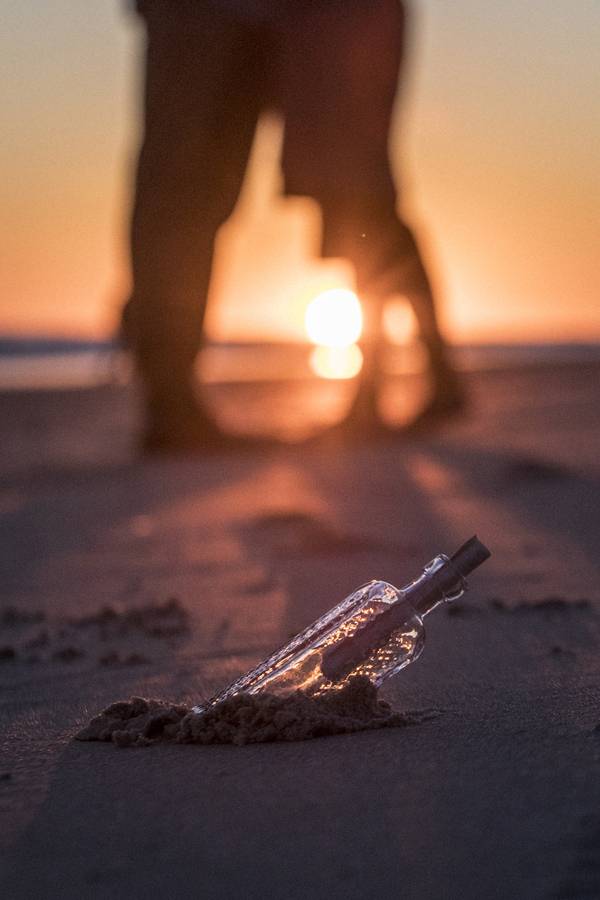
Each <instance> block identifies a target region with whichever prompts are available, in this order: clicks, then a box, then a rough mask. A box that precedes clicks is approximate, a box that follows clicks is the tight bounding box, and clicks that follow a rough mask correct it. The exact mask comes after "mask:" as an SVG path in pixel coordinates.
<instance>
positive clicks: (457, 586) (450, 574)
mask: <svg viewBox="0 0 600 900" xmlns="http://www.w3.org/2000/svg"><path fill="white" fill-rule="evenodd" d="M466 589H467V581H466V579H465V578H464V576H463V575H461V573H460V572H459V571H458V570H457V568H456V567H455V566H454V564H453V563H452V560H450V559H449V558H448V557H447V556H446V555H445V554H443V553H442V554H440V555H439V556H436V557H435V559H432V560H431V562H430V563H428V564H427V565H426V566H425V568H424V569H423V573H422V574H421V575H420V576H419V578H417V579H416V581H413V582H412V583H411V584H409V585H407V586H406V587H404V588H402V590H401V592H400V593H401V596H402V597H403V598H404V599H405V600H407V602H408V603H410V605H411V606H412V607H413V609H414V610H415V612H417V613H418V614H419V616H420V617H421V618H423V617H424V616H426V615H428V614H429V613H430V612H431V611H432V610H433V609H435V607H436V606H438V605H439V604H440V603H444V602H446V603H450V602H451V601H453V600H458V598H459V597H461V596H462V595H463V594H464V592H465V590H466Z"/></svg>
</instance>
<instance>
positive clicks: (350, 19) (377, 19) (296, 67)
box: [284, 0, 458, 422]
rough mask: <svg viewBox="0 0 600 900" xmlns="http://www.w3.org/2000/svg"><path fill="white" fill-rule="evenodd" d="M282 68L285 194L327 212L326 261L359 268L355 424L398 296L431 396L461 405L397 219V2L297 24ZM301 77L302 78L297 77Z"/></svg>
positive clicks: (370, 415)
mask: <svg viewBox="0 0 600 900" xmlns="http://www.w3.org/2000/svg"><path fill="white" fill-rule="evenodd" d="M289 42H290V51H289V52H288V54H287V56H286V61H287V64H286V67H284V72H285V78H286V79H287V81H286V84H287V94H286V113H287V130H286V137H285V143H284V170H285V176H286V189H287V190H288V192H289V193H299V194H302V193H304V194H309V195H311V196H313V197H315V198H316V199H317V200H318V201H319V203H320V205H321V208H322V211H323V227H324V237H323V253H324V255H326V256H343V257H346V258H348V259H349V260H350V261H351V262H352V263H353V264H354V266H355V269H356V276H357V288H358V292H359V294H360V297H361V300H362V301H363V307H364V312H365V318H366V323H365V334H364V339H363V342H362V343H363V346H362V349H363V356H364V365H363V370H362V373H361V384H360V388H359V392H358V395H357V398H356V403H355V405H354V407H353V410H352V413H351V415H352V416H354V417H355V418H357V419H358V418H361V419H362V420H364V421H365V422H367V421H368V420H369V419H374V418H375V395H376V387H377V385H376V382H377V377H378V373H379V365H378V362H379V355H380V353H379V351H380V347H381V344H382V329H381V314H382V309H383V304H384V303H385V301H386V300H387V299H388V298H389V297H391V296H393V295H394V294H398V293H402V294H403V295H404V296H406V297H407V299H408V300H409V301H410V303H411V304H412V306H413V309H414V311H415V315H416V318H417V321H418V323H419V328H420V331H421V335H422V337H423V340H424V342H425V345H426V347H427V349H428V352H429V356H430V359H431V371H432V376H433V383H434V396H435V397H437V398H440V399H441V398H442V395H443V394H445V395H446V397H448V398H450V397H451V396H453V397H454V396H457V395H458V386H457V382H456V377H455V376H454V374H453V372H452V370H451V368H450V366H449V365H448V362H447V352H446V348H445V344H444V341H443V339H442V336H441V334H440V331H439V327H438V322H437V317H436V311H435V302H434V296H433V292H432V289H431V285H430V282H429V278H428V275H427V272H426V269H425V266H424V264H423V260H422V257H421V254H420V253H419V250H418V247H417V244H416V242H415V239H414V237H413V235H412V233H411V231H410V229H409V228H408V227H407V226H406V224H405V223H404V222H402V221H401V219H400V218H399V216H398V214H397V212H396V189H395V185H394V181H393V178H392V173H391V170H390V163H389V158H388V137H389V129H390V120H391V115H392V109H393V105H394V100H395V95H396V87H397V78H398V71H399V68H400V64H401V61H402V56H403V44H404V14H403V9H402V6H401V4H400V3H399V2H398V0H372V2H371V3H369V4H364V3H352V2H348V4H347V5H346V6H345V7H344V13H343V14H342V13H341V10H340V7H339V6H338V5H336V4H332V5H331V6H328V5H326V6H324V7H321V8H315V9H314V10H311V11H309V12H307V13H304V14H302V15H299V17H298V22H297V23H296V28H295V31H294V33H293V34H291V35H290V38H289ZM299 72H302V73H303V74H302V78H299V76H298V73H299Z"/></svg>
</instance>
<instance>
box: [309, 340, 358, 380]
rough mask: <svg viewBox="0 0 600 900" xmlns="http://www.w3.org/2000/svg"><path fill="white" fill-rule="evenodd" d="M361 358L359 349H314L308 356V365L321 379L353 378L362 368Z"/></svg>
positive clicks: (355, 346) (352, 347)
mask: <svg viewBox="0 0 600 900" xmlns="http://www.w3.org/2000/svg"><path fill="white" fill-rule="evenodd" d="M362 363H363V356H362V353H361V351H360V347H358V346H357V345H356V344H350V346H349V347H325V346H323V345H321V346H319V347H315V349H314V350H313V352H312V353H311V356H310V365H311V368H312V370H313V372H314V373H315V374H316V375H320V377H321V378H354V376H355V375H358V373H359V372H360V370H361V368H362Z"/></svg>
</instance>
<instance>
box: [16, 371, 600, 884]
mask: <svg viewBox="0 0 600 900" xmlns="http://www.w3.org/2000/svg"><path fill="white" fill-rule="evenodd" d="M599 376H600V367H598V365H593V364H589V365H564V366H555V367H551V366H546V367H537V368H531V369H528V368H522V369H517V368H515V369H514V370H512V371H511V370H508V371H500V370H499V371H496V372H494V371H488V372H486V373H479V374H478V373H473V374H471V375H470V376H469V384H470V389H471V394H472V397H473V405H472V410H471V412H470V415H469V416H468V417H466V418H465V419H464V421H461V422H456V423H453V424H449V425H447V426H446V427H445V428H444V429H441V430H440V431H439V432H436V433H435V434H431V435H429V436H421V437H416V436H414V437H411V438H407V437H402V436H398V437H397V438H395V439H393V440H391V441H387V442H383V443H377V444H370V443H368V442H364V443H360V444H355V445H354V446H352V445H350V444H336V443H335V442H332V441H328V440H323V441H322V442H321V443H319V442H315V443H314V444H313V445H311V446H310V447H309V448H305V447H302V446H301V445H297V446H295V445H289V446H285V445H283V446H273V447H272V448H269V449H268V450H261V451H258V450H257V451H255V452H254V451H252V452H247V453H244V454H242V455H237V456H236V455H231V454H230V455H227V454H223V455H221V456H219V455H212V456H210V457H207V458H198V459H195V460H194V459H188V460H164V461H161V460H154V461H143V462H142V461H139V460H137V459H136V458H135V455H134V454H133V453H132V449H131V448H132V436H133V433H134V429H135V417H134V415H133V413H132V403H131V396H130V389H129V388H122V387H102V388H96V389H90V390H70V391H62V392H60V391H56V392H51V391H31V392H28V393H26V392H13V393H8V392H6V393H3V394H0V417H1V419H2V422H3V433H4V435H5V436H4V439H3V442H2V446H1V447H0V529H1V531H2V557H1V560H0V567H1V579H2V600H1V606H0V629H1V632H0V633H1V637H0V684H1V686H2V692H1V696H2V699H1V701H0V748H1V754H0V755H1V760H0V815H1V825H0V850H1V854H2V855H1V860H2V878H1V879H0V885H1V887H0V890H1V892H2V896H3V897H6V898H11V900H12V898H15V900H17V898H31V897H40V898H54V897H57V898H58V897H60V898H88V897H89V898H95V897H99V898H100V897H113V898H120V897H123V898H124V897H140V898H141V897H148V896H156V897H169V898H179V897H181V898H185V897H202V898H207V900H208V898H218V900H222V898H244V900H259V898H265V897H271V898H282V900H283V898H286V900H287V898H291V900H295V898H298V900H300V898H313V897H314V898H328V900H335V898H340V900H341V898H357V900H358V898H397V897H402V898H407V900H459V898H461V900H487V898H498V900H543V898H544V900H545V898H586V897H589V898H592V897H600V730H599V725H600V679H599V675H600V655H599V653H598V639H599V637H600V582H599V579H598V536H599V533H600V408H599V406H598V383H599ZM265 390H266V389H265ZM246 391H247V393H248V396H249V395H250V388H246ZM245 397H246V395H245ZM254 402H255V404H256V405H257V407H260V410H261V411H262V414H264V411H265V409H267V411H268V409H269V404H271V405H272V406H273V407H275V406H277V404H279V406H281V404H282V402H283V400H282V398H281V397H279V398H277V399H276V400H275V399H274V397H273V396H272V395H270V394H269V393H268V391H267V392H266V393H264V394H263V395H262V396H260V397H258V398H255V401H254ZM244 404H246V399H244ZM278 408H279V407H278ZM246 412H247V410H246ZM474 533H477V534H478V535H479V536H480V538H481V539H482V540H483V541H485V543H486V544H487V545H488V546H489V547H490V548H491V549H492V551H493V557H492V559H491V560H490V561H489V562H488V563H486V565H485V566H484V567H483V568H482V569H481V571H480V572H478V573H476V574H475V575H474V576H473V579H472V590H471V591H470V592H469V594H468V595H467V596H466V597H465V599H464V600H461V601H458V603H457V604H456V605H455V606H454V607H448V608H446V609H440V610H437V611H436V612H435V613H434V614H432V615H431V617H429V618H428V619H427V621H426V630H427V643H426V647H425V651H424V654H423V656H422V657H421V658H420V659H419V660H418V661H417V662H416V663H415V664H414V665H412V666H410V667H409V668H408V669H406V670H405V671H404V672H403V673H401V675H400V676H399V677H398V678H396V679H395V680H393V681H392V682H391V683H389V685H388V686H387V687H386V688H385V690H384V696H385V698H386V699H387V700H389V701H390V702H391V703H392V704H393V705H394V707H395V708H397V709H398V710H401V711H402V710H415V711H425V710H429V711H434V712H435V713H436V714H435V715H434V716H432V717H428V718H424V720H423V721H422V722H420V724H416V725H411V726H410V727H406V728H397V729H395V728H390V729H386V730H382V731H372V732H363V733H360V734H354V735H344V736H339V737H328V738H322V739H317V740H312V741H304V742H300V743H288V744H283V743H279V744H262V745H253V746H247V747H242V748H236V747H218V746H212V747H196V746H168V747H166V746H165V747H151V748H145V749H118V748H116V747H114V746H111V745H109V744H96V743H94V744H82V743H76V742H74V741H73V740H72V738H73V735H74V734H75V733H76V732H77V730H78V729H79V728H81V727H82V726H83V725H84V724H85V723H86V722H87V721H88V720H89V719H90V717H91V716H93V715H95V714H96V713H97V712H98V711H99V710H100V709H102V708H103V707H104V706H106V705H107V704H109V703H111V702H112V701H114V700H118V699H127V698H129V697H131V696H142V697H159V698H163V699H169V700H172V701H174V702H178V703H186V704H190V703H192V704H193V703H196V702H198V701H199V699H200V698H202V697H203V696H207V695H210V694H211V693H212V692H213V691H215V690H217V689H218V688H220V687H222V686H223V685H225V684H226V683H227V681H228V680H231V679H232V678H233V677H234V676H236V675H238V674H239V673H240V672H242V671H243V670H245V669H247V668H249V667H250V666H251V665H253V664H254V663H256V662H258V661H259V659H260V658H261V657H262V656H264V655H265V654H267V653H268V652H269V651H271V650H272V649H274V648H276V647H277V646H278V645H279V644H282V643H283V642H284V641H285V640H286V639H287V638H288V637H289V636H291V635H292V634H294V633H295V632H296V631H298V630H299V629H300V628H301V627H303V626H304V625H305V624H307V623H309V622H310V621H311V620H312V619H314V618H315V617H316V616H317V615H319V614H320V613H321V612H323V611H325V610H326V609H328V608H329V607H330V606H332V605H333V604H334V603H336V602H337V601H339V600H341V599H342V598H343V597H344V596H345V595H347V594H348V593H350V592H351V591H352V590H353V589H355V588H356V587H357V586H359V585H360V584H362V583H364V582H365V581H367V580H369V579H371V578H381V579H385V580H388V581H390V582H392V583H395V584H402V583H404V582H406V581H409V580H411V579H412V578H413V577H414V576H415V575H417V574H418V572H419V571H420V569H421V567H422V566H423V564H425V563H426V562H427V561H429V560H430V559H431V558H432V557H433V556H435V555H436V554H437V553H439V552H451V551H453V550H454V549H456V547H457V546H458V545H459V544H460V543H461V541H463V540H465V539H466V538H468V537H469V536H470V535H471V534H474ZM132 613H134V614H132Z"/></svg>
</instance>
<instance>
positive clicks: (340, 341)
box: [304, 288, 363, 377]
mask: <svg viewBox="0 0 600 900" xmlns="http://www.w3.org/2000/svg"><path fill="white" fill-rule="evenodd" d="M304 322H305V327H306V331H307V334H308V336H309V338H310V339H311V341H312V342H313V343H314V344H320V345H321V346H323V347H339V348H343V347H350V346H351V345H352V344H354V343H356V341H357V340H358V339H359V337H360V335H361V332H362V324H363V323H362V310H361V307H360V302H359V300H358V297H357V296H356V294H355V293H353V291H349V290H347V289H346V288H333V289H332V290H329V291H323V293H322V294H319V295H318V296H317V297H315V298H314V300H312V301H311V302H310V303H309V305H308V307H307V310H306V316H305V320H304ZM357 349H358V348H357ZM330 377H332V376H330Z"/></svg>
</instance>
